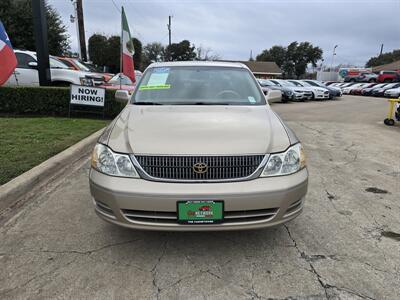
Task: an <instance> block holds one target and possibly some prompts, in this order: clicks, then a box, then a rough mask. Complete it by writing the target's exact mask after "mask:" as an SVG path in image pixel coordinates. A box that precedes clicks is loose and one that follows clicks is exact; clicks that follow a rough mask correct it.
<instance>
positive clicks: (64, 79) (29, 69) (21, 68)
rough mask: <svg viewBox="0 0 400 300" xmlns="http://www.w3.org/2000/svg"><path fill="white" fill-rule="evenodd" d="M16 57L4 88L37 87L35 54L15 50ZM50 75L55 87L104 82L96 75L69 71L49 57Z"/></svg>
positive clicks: (56, 60)
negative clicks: (14, 64) (14, 67)
mask: <svg viewBox="0 0 400 300" xmlns="http://www.w3.org/2000/svg"><path fill="white" fill-rule="evenodd" d="M14 52H15V55H16V57H17V61H18V64H17V67H16V69H15V71H14V73H13V74H11V76H10V77H9V78H8V80H7V81H6V83H5V84H4V85H5V86H39V72H38V70H37V65H38V64H37V57H36V52H32V51H22V50H15V51H14ZM50 75H51V82H52V84H53V85H55V86H69V85H70V84H77V85H93V83H94V82H96V83H98V84H100V83H103V82H104V81H101V80H99V78H97V75H95V74H92V73H89V72H82V71H76V70H71V69H70V68H69V67H68V66H67V65H66V64H64V63H63V62H61V61H60V60H58V59H56V58H54V57H51V56H50Z"/></svg>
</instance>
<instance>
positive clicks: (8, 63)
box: [0, 21, 17, 85]
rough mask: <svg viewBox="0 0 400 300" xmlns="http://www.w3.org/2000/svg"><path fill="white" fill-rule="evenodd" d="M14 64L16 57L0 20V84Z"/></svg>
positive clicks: (10, 71) (5, 79)
mask: <svg viewBox="0 0 400 300" xmlns="http://www.w3.org/2000/svg"><path fill="white" fill-rule="evenodd" d="M16 66H17V58H16V57H15V54H14V50H13V48H12V46H11V42H10V39H9V38H8V35H7V33H6V30H5V29H4V26H3V23H2V22H1V21H0V85H3V83H5V82H6V81H7V79H8V78H9V77H10V76H11V74H12V73H13V72H14V70H15V67H16Z"/></svg>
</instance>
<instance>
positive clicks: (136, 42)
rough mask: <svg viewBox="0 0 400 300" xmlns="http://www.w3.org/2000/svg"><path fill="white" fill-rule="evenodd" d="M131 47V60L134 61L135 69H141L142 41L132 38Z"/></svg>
mask: <svg viewBox="0 0 400 300" xmlns="http://www.w3.org/2000/svg"><path fill="white" fill-rule="evenodd" d="M132 43H133V48H134V49H135V54H134V55H133V61H134V63H135V69H137V70H142V56H143V46H142V42H141V41H139V40H138V39H137V38H132Z"/></svg>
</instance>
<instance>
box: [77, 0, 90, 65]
mask: <svg viewBox="0 0 400 300" xmlns="http://www.w3.org/2000/svg"><path fill="white" fill-rule="evenodd" d="M76 13H77V17H78V31H79V44H80V45H79V46H80V48H81V51H80V52H81V59H82V60H83V61H87V55H86V39H85V25H84V21H83V6H82V0H77V1H76Z"/></svg>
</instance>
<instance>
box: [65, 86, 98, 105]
mask: <svg viewBox="0 0 400 300" xmlns="http://www.w3.org/2000/svg"><path fill="white" fill-rule="evenodd" d="M104 102H105V89H103V88H98V87H88V86H82V85H74V84H72V85H71V100H70V104H74V105H90V106H101V107H104Z"/></svg>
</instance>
